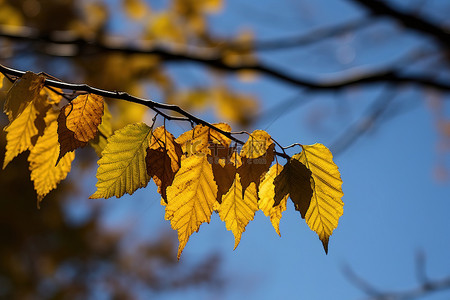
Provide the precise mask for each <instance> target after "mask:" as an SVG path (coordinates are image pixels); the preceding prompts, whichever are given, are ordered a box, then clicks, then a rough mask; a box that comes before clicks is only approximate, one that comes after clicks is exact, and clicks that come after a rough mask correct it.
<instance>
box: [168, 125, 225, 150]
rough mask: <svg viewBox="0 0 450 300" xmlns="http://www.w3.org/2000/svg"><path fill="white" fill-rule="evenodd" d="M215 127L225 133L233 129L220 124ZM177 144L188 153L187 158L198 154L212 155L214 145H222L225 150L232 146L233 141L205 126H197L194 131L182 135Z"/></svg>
mask: <svg viewBox="0 0 450 300" xmlns="http://www.w3.org/2000/svg"><path fill="white" fill-rule="evenodd" d="M213 125H214V126H215V127H217V128H219V129H221V130H223V131H226V132H229V131H231V127H230V126H229V125H228V124H225V123H218V124H213ZM176 142H177V143H178V144H180V145H181V148H182V149H183V153H187V156H190V155H192V154H198V153H204V154H211V150H210V149H209V148H210V146H211V145H212V144H216V145H221V146H222V147H224V148H225V147H228V146H229V145H230V143H231V140H230V139H229V138H227V137H226V136H224V135H223V134H221V133H220V132H218V131H216V130H214V129H210V128H209V127H207V126H204V125H197V126H195V127H194V129H192V130H189V131H187V132H185V133H183V134H182V135H180V136H179V137H178V138H177V139H176Z"/></svg>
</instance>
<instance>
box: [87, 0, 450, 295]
mask: <svg viewBox="0 0 450 300" xmlns="http://www.w3.org/2000/svg"><path fill="white" fill-rule="evenodd" d="M397 2H399V1H397ZM418 2H419V1H404V2H402V5H403V6H404V7H408V5H413V4H414V3H418ZM442 2H444V1H427V7H426V8H424V9H425V11H426V12H427V13H428V14H430V15H432V16H433V17H436V18H437V19H438V18H441V19H442V16H439V10H438V8H442ZM150 3H151V1H150ZM279 3H280V2H279V1H256V0H252V1H228V2H227V6H226V7H225V8H226V9H225V11H224V15H223V16H217V18H214V19H213V20H212V24H213V26H214V28H215V30H216V31H217V32H219V33H221V34H224V35H232V34H234V33H236V31H237V30H238V29H240V28H252V29H253V31H254V32H255V35H256V37H257V38H258V39H264V38H273V37H277V36H280V33H282V34H283V35H284V36H290V35H294V34H298V33H301V32H306V31H308V30H309V29H310V28H314V27H320V26H323V25H327V24H334V23H339V22H342V21H345V20H346V19H352V18H357V17H358V16H361V14H360V11H359V10H355V9H354V8H353V7H352V6H350V5H348V2H347V1H337V0H331V1H325V0H321V1H283V3H287V4H286V6H285V7H280V4H279ZM405 3H407V4H405ZM447 9H448V7H447ZM447 12H449V11H447ZM421 42H423V40H421V39H419V38H417V36H416V35H414V34H406V35H404V32H402V31H401V30H400V29H398V28H396V27H395V26H394V25H392V24H389V23H386V22H383V21H379V22H377V23H376V25H374V26H371V27H368V28H367V29H364V30H361V31H359V32H358V33H356V34H352V33H349V34H347V35H344V36H342V37H339V38H338V39H334V40H331V41H330V42H324V43H319V44H317V45H314V46H310V47H307V48H305V49H304V50H300V51H299V50H298V49H294V50H290V51H285V52H280V54H277V55H276V56H274V57H275V59H276V60H274V59H273V58H272V60H271V61H267V62H270V63H271V64H273V65H278V66H280V67H285V66H288V67H289V70H291V71H292V72H293V73H295V74H299V75H307V76H313V77H316V76H320V77H321V78H322V77H323V76H326V78H333V77H335V76H340V74H344V73H346V72H352V71H353V70H355V68H360V69H361V68H362V69H367V68H370V67H371V66H373V65H376V64H388V63H390V62H392V61H395V60H396V59H397V58H399V57H401V56H402V54H404V53H406V52H408V51H409V50H411V49H412V48H413V47H415V46H417V45H418V44H420V43H421ZM261 57H262V58H263V59H264V56H261ZM182 68H186V66H178V67H177V66H174V67H173V68H172V72H173V73H174V74H177V72H179V71H180V69H182ZM194 68H195V67H192V66H191V67H189V69H190V71H189V72H193V73H194V74H196V76H198V77H197V78H202V76H204V74H202V73H201V72H198V74H197V71H195V69H194ZM184 72H186V71H185V70H184ZM180 80H184V79H183V78H182V77H181V76H180ZM229 83H230V84H231V85H233V86H235V87H236V88H238V89H240V90H244V91H248V92H250V93H254V94H256V95H258V96H259V99H260V100H261V101H262V104H261V105H262V111H269V112H270V111H271V108H273V107H274V106H276V104H277V103H279V101H283V100H286V99H289V98H290V97H292V96H293V95H297V94H298V91H296V90H295V89H293V88H292V87H288V86H285V85H283V84H281V83H277V82H275V83H274V82H273V81H269V80H267V79H265V78H263V77H261V78H259V80H258V81H256V82H253V83H249V84H245V83H241V82H239V81H238V80H236V79H234V78H232V77H230V80H229ZM380 92H381V89H380V88H378V87H375V88H369V89H356V88H355V89H351V90H347V91H345V92H338V93H328V94H325V93H323V94H308V93H306V94H301V95H299V96H298V98H297V100H295V101H298V102H303V101H306V100H310V101H308V103H307V104H306V105H304V106H301V105H296V104H294V105H292V106H290V107H289V109H286V111H285V112H283V114H281V115H277V114H275V115H273V114H272V115H271V114H270V113H269V114H268V116H267V119H264V120H262V121H261V122H260V123H258V124H257V125H255V129H256V128H260V129H266V130H267V131H268V132H269V133H270V134H271V135H272V136H273V137H275V138H276V139H277V141H278V142H280V143H281V144H284V145H288V144H291V143H294V142H300V143H303V144H312V143H315V142H321V143H323V144H325V145H327V146H330V145H331V144H332V142H333V141H335V138H336V137H338V136H339V134H340V133H342V132H343V130H344V129H345V128H347V127H348V126H349V125H350V124H352V122H354V121H355V120H357V119H358V118H359V116H360V115H361V114H362V113H363V111H364V109H365V108H366V107H368V106H369V105H370V103H371V101H373V100H374V99H375V97H376V96H377V95H378V94H379V93H380ZM311 97H312V99H310V98H311ZM448 100H450V99H447V101H448ZM295 101H294V103H295ZM395 101H396V103H400V104H403V105H407V106H408V107H410V108H411V109H407V110H406V112H404V113H402V114H400V115H398V116H395V117H394V118H391V119H388V120H384V121H382V122H381V123H379V124H378V126H376V128H375V129H374V130H372V131H371V132H370V134H369V135H365V136H364V137H362V138H361V139H359V140H358V141H357V142H356V143H355V144H354V145H353V146H351V147H350V148H349V149H348V150H347V151H345V152H343V153H341V154H340V155H339V156H337V157H336V158H335V162H336V163H337V164H338V166H339V168H340V171H341V175H342V179H343V182H344V184H343V190H344V193H345V196H344V198H343V201H344V203H345V206H344V215H343V217H342V218H341V219H340V222H339V226H338V228H337V229H336V230H335V232H334V234H333V236H332V237H331V241H330V247H329V254H328V255H325V253H324V251H323V249H322V245H321V243H320V241H319V239H318V238H317V235H316V234H315V233H314V232H312V231H310V230H309V228H308V226H307V225H306V224H305V222H304V220H302V219H301V218H300V215H299V213H298V212H296V211H294V208H293V205H292V203H289V206H288V210H287V211H286V212H285V213H284V214H283V218H282V220H281V234H282V237H281V238H280V237H278V236H277V235H276V233H275V231H274V230H273V228H272V226H271V224H270V222H269V219H268V218H266V217H265V216H264V215H263V214H262V212H258V213H257V215H256V217H255V220H254V221H252V222H250V224H249V225H248V226H247V229H246V232H245V233H244V234H243V236H242V240H241V243H240V245H239V246H238V248H237V249H236V250H235V251H233V245H234V238H233V235H232V233H231V232H229V231H227V230H226V228H225V224H224V223H223V222H221V221H220V219H219V217H218V215H214V216H213V219H212V222H211V224H209V225H208V224H204V225H202V226H201V228H200V231H199V233H196V234H193V235H192V236H191V239H190V241H189V242H188V244H187V246H186V248H185V250H184V252H183V254H182V257H181V263H183V261H186V262H188V261H197V260H200V259H201V258H202V257H204V256H205V255H207V254H210V253H213V252H218V253H220V255H221V256H222V258H223V270H224V275H225V276H226V277H228V278H229V280H230V282H229V286H228V288H227V289H226V290H225V291H224V292H223V294H221V295H216V297H217V298H216V299H243V298H245V299H313V300H314V299H359V298H363V297H364V293H363V292H362V291H360V290H359V289H358V288H356V287H355V285H353V284H352V283H351V282H350V281H349V280H348V278H346V277H345V276H344V273H343V266H344V265H349V266H351V267H352V268H353V270H354V271H355V272H356V273H357V274H359V275H360V276H361V277H362V278H364V279H366V280H367V281H369V282H371V283H373V284H374V286H376V287H379V288H380V290H382V291H391V290H403V289H408V288H411V287H414V286H416V285H417V279H416V274H415V254H416V252H417V251H418V250H423V252H424V253H425V255H426V258H427V271H428V275H429V276H430V277H431V278H440V277H443V276H446V275H450V234H449V231H450V222H449V221H448V220H449V212H450V197H449V191H450V189H449V182H448V180H447V181H446V182H440V181H437V180H436V179H435V177H434V175H433V174H434V173H433V172H434V171H433V170H434V167H435V166H436V161H437V156H438V154H437V151H436V148H437V145H438V142H439V134H438V132H437V130H436V127H435V119H434V117H433V114H432V112H431V111H430V109H429V108H428V106H427V101H426V97H425V95H424V94H423V93H421V92H420V91H413V90H408V89H406V88H405V89H404V90H403V91H402V92H401V93H400V94H399V96H397V97H396V98H395ZM447 113H448V111H447ZM203 116H204V117H206V118H208V119H209V120H210V121H221V120H217V119H216V118H215V116H213V115H203ZM268 125H269V126H268ZM182 126H185V125H182ZM173 128H176V126H174V127H173ZM447 156H448V155H447ZM447 167H448V166H447ZM94 177H95V175H94V174H92V177H91V180H90V182H88V183H87V191H86V193H87V194H89V193H92V192H93V191H94V190H95V187H94V186H95V181H94V180H93V178H94ZM149 186H151V187H148V188H146V189H144V190H139V191H138V192H136V193H135V194H134V195H133V196H131V197H123V198H121V199H108V200H99V201H108V206H109V208H108V211H109V213H108V214H107V215H106V218H105V220H106V223H107V224H109V225H110V226H114V224H129V225H131V226H136V228H140V230H138V232H137V236H138V237H139V238H147V239H148V238H150V239H151V238H152V237H155V236H157V235H158V234H159V232H160V230H166V231H171V229H170V224H169V222H167V221H164V209H163V207H161V206H160V205H159V199H160V198H159V194H157V193H156V190H155V189H154V188H153V183H151V184H150V185H149ZM90 201H92V200H90ZM172 234H173V235H174V236H176V233H175V232H172ZM181 297H182V298H183V299H186V300H187V299H209V298H210V297H211V294H209V293H207V292H205V291H204V290H191V291H188V292H184V291H183V292H181V293H173V294H167V295H163V296H161V297H160V299H167V300H169V299H180V298H181ZM449 298H450V292H447V293H439V294H436V295H434V296H430V297H427V298H426V299H429V300H431V299H433V300H438V299H449Z"/></svg>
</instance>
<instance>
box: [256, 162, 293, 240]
mask: <svg viewBox="0 0 450 300" xmlns="http://www.w3.org/2000/svg"><path fill="white" fill-rule="evenodd" d="M282 170H283V166H281V165H279V164H275V165H273V166H272V167H271V168H270V170H269V172H267V173H266V175H265V176H264V179H263V180H262V181H261V184H260V185H259V192H258V195H259V203H258V204H259V209H260V210H261V211H262V212H263V213H264V215H266V216H268V217H270V222H271V223H272V226H273V228H275V231H276V232H277V234H278V235H279V236H281V234H280V219H281V216H282V213H283V211H285V210H286V202H287V198H288V196H287V195H286V196H284V197H283V198H282V199H281V200H280V202H279V204H278V205H275V200H274V198H275V186H274V183H273V182H274V179H275V178H276V177H277V176H278V175H279V174H280V173H281V171H282Z"/></svg>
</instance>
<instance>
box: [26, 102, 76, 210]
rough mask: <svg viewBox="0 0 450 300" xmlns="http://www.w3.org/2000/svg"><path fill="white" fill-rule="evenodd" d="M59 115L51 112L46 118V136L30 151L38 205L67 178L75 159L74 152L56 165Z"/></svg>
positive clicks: (32, 177) (29, 157)
mask: <svg viewBox="0 0 450 300" xmlns="http://www.w3.org/2000/svg"><path fill="white" fill-rule="evenodd" d="M57 115H58V113H57V112H55V111H51V112H49V114H48V115H47V116H46V118H45V120H46V123H47V127H46V128H45V131H44V135H42V136H40V137H39V138H38V139H37V142H36V145H35V146H34V147H33V148H32V149H31V150H30V155H29V156H28V161H29V162H30V166H29V168H30V171H31V180H32V181H33V183H34V189H35V190H36V192H37V195H38V205H39V202H41V201H42V199H43V198H44V196H45V195H47V194H48V193H49V192H50V191H51V190H53V189H54V188H56V186H57V184H58V183H59V182H61V181H62V180H64V179H65V178H66V177H67V174H68V173H69V172H70V167H71V163H72V161H73V160H74V158H75V154H74V153H73V152H72V153H68V154H66V155H65V156H64V157H63V158H62V159H61V161H60V162H59V163H58V165H56V160H57V158H58V154H59V143H58V133H57V129H58V123H57V122H56V117H57Z"/></svg>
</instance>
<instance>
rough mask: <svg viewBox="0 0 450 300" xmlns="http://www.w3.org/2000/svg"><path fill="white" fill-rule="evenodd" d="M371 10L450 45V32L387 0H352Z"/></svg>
mask: <svg viewBox="0 0 450 300" xmlns="http://www.w3.org/2000/svg"><path fill="white" fill-rule="evenodd" d="M351 1H352V2H354V3H356V4H358V5H359V6H362V7H364V8H365V9H367V10H369V11H370V12H371V14H374V15H379V16H387V17H391V18H393V19H394V20H396V21H397V22H399V23H401V24H402V25H404V26H405V27H407V28H410V29H412V30H415V31H417V32H420V33H423V34H426V35H428V36H431V37H433V38H434V39H436V40H437V41H438V42H439V43H440V44H441V45H442V46H444V47H445V48H449V47H450V32H448V31H446V30H444V29H443V28H441V27H440V26H438V25H436V24H434V23H432V22H430V21H428V20H426V19H423V18H420V17H417V16H415V15H412V14H408V13H405V12H402V11H400V10H399V9H397V8H395V7H394V6H392V5H389V4H388V3H387V2H385V1H380V0H351Z"/></svg>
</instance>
